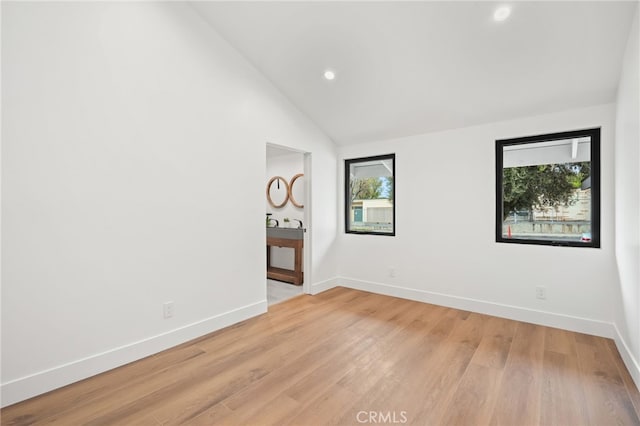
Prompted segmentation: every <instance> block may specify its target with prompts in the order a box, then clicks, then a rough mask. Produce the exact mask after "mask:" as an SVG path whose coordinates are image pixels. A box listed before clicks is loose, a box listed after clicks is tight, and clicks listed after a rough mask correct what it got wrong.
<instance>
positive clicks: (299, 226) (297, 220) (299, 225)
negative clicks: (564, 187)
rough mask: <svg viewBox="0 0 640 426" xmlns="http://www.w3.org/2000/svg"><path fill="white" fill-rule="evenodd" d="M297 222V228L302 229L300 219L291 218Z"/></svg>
mask: <svg viewBox="0 0 640 426" xmlns="http://www.w3.org/2000/svg"><path fill="white" fill-rule="evenodd" d="M293 220H295V221H296V222H298V229H302V221H301V220H300V219H293Z"/></svg>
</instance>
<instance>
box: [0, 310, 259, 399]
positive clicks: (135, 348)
mask: <svg viewBox="0 0 640 426" xmlns="http://www.w3.org/2000/svg"><path fill="white" fill-rule="evenodd" d="M265 312H267V301H266V300H263V301H260V302H256V303H253V304H251V305H247V306H243V307H241V308H238V309H234V310H232V311H229V312H225V313H223V314H220V315H215V316H212V317H209V318H206V319H204V320H201V321H198V322H194V323H192V324H187V325H185V326H182V327H179V328H176V329H174V330H170V331H167V332H166V333H162V334H159V335H156V336H153V337H149V338H147V339H143V340H139V341H137V342H133V343H129V344H127V345H123V346H120V347H117V348H114V349H111V350H108V351H106V352H102V353H99V354H95V355H92V356H90V357H87V358H83V359H79V360H76V361H72V362H70V363H68V364H64V365H60V366H57V367H54V368H51V369H49V370H45V371H41V372H38V373H35V374H32V375H29V376H26V377H21V378H19V379H16V380H12V381H10V382H7V383H3V384H2V386H1V395H2V407H6V406H7V405H11V404H15V403H16V402H20V401H23V400H25V399H28V398H31V397H34V396H37V395H40V394H42V393H45V392H49V391H51V390H54V389H57V388H59V387H62V386H66V385H68V384H70V383H74V382H77V381H79V380H82V379H86V378H88V377H91V376H94V375H96V374H99V373H103V372H105V371H108V370H111V369H113V368H116V367H119V366H122V365H124V364H128V363H130V362H133V361H136V360H139V359H142V358H144V357H147V356H149V355H153V354H155V353H158V352H161V351H163V350H165V349H169V348H171V347H173V346H176V345H179V344H181V343H184V342H188V341H189V340H192V339H195V338H196V337H200V336H203V335H205V334H208V333H211V332H213V331H216V330H219V329H221V328H224V327H227V326H229V325H232V324H235V323H238V322H240V321H244V320H246V319H248V318H251V317H254V316H256V315H260V314H263V313H265Z"/></svg>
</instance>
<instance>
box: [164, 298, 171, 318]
mask: <svg viewBox="0 0 640 426" xmlns="http://www.w3.org/2000/svg"><path fill="white" fill-rule="evenodd" d="M162 314H163V316H164V319H167V318H171V317H173V302H164V303H163V304H162Z"/></svg>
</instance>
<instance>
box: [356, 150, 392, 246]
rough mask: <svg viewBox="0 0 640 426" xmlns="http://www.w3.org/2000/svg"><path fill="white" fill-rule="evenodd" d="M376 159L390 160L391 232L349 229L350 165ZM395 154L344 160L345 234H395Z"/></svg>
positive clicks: (389, 235) (390, 235)
mask: <svg viewBox="0 0 640 426" xmlns="http://www.w3.org/2000/svg"><path fill="white" fill-rule="evenodd" d="M376 160H392V165H393V167H392V178H393V179H391V191H392V194H393V205H392V208H393V212H392V214H393V223H392V230H391V232H375V231H357V230H355V231H354V230H351V229H350V220H349V218H350V213H351V211H350V209H351V200H350V195H351V188H350V180H351V176H350V173H349V170H350V169H351V165H352V164H354V163H365V162H368V161H376ZM396 195H397V194H396V154H395V153H393V154H383V155H374V156H371V157H360V158H350V159H345V160H344V230H345V233H346V234H357V235H382V236H388V237H394V236H395V235H396Z"/></svg>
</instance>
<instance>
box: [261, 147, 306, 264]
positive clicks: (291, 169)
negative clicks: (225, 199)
mask: <svg viewBox="0 0 640 426" xmlns="http://www.w3.org/2000/svg"><path fill="white" fill-rule="evenodd" d="M298 173H304V154H302V153H293V154H288V155H279V156H271V157H269V156H268V155H267V175H266V177H265V186H266V185H267V183H268V182H269V180H270V179H271V178H272V177H274V176H282V177H283V178H284V179H285V180H286V181H287V182H290V181H291V178H293V176H295V175H297V174H298ZM298 185H300V187H304V178H303V177H302V178H298V180H297V181H296V183H295V186H296V187H298ZM296 189H298V188H296ZM302 193H304V191H302ZM296 201H297V202H298V204H301V205H304V198H302V197H299V199H296ZM265 205H266V209H267V213H271V214H272V216H271V217H272V218H273V219H276V220H278V225H279V226H281V227H282V226H285V225H284V221H283V219H284V218H285V217H288V218H289V219H290V223H291V227H293V228H297V227H298V222H296V221H294V220H293V219H298V220H301V221H302V224H303V226H305V227H306V226H307V224H306V223H304V222H305V220H304V207H296V206H294V205H293V203H292V202H291V201H287V203H286V204H285V205H284V206H283V207H279V208H276V207H273V206H272V205H271V204H269V203H268V202H267V201H266V200H265ZM271 266H275V267H278V268H285V269H294V250H293V249H292V248H287V247H282V248H281V247H271Z"/></svg>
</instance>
